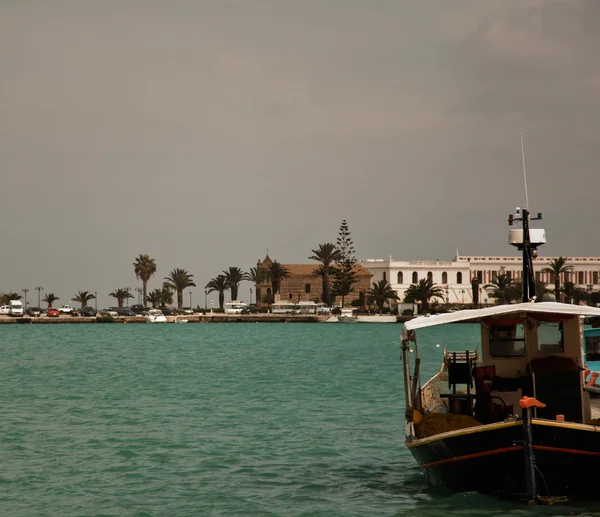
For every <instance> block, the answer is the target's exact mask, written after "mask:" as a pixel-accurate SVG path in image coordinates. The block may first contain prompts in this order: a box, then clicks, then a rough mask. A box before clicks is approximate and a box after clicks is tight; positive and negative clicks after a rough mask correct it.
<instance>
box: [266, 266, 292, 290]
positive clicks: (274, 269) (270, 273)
mask: <svg viewBox="0 0 600 517" xmlns="http://www.w3.org/2000/svg"><path fill="white" fill-rule="evenodd" d="M265 276H266V278H267V280H269V281H270V282H271V287H272V288H273V296H275V295H276V294H277V293H278V292H279V289H280V287H281V281H282V280H283V279H284V278H290V277H291V276H292V274H291V273H290V270H289V269H288V268H287V267H285V266H284V265H282V264H280V263H279V262H277V261H276V260H275V261H273V263H272V264H271V265H270V266H269V267H268V268H267V269H266V270H265Z"/></svg>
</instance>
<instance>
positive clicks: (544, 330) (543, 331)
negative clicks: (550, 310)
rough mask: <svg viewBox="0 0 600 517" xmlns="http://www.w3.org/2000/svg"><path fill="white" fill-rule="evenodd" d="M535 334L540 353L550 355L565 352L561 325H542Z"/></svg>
mask: <svg viewBox="0 0 600 517" xmlns="http://www.w3.org/2000/svg"><path fill="white" fill-rule="evenodd" d="M537 334H538V349H539V350H540V352H544V353H548V354H550V353H557V352H564V351H565V343H564V341H563V324H562V323H542V324H541V325H540V326H539V327H538V331H537Z"/></svg>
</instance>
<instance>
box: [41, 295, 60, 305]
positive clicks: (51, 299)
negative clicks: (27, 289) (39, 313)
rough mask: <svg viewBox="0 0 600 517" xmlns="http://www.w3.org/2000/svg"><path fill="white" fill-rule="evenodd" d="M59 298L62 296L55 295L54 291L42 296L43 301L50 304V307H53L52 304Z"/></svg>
mask: <svg viewBox="0 0 600 517" xmlns="http://www.w3.org/2000/svg"><path fill="white" fill-rule="evenodd" d="M57 300H60V298H59V297H58V296H54V293H48V294H46V295H45V296H44V297H43V298H42V301H43V302H44V303H47V304H48V308H50V307H52V304H53V303H54V302H55V301H57Z"/></svg>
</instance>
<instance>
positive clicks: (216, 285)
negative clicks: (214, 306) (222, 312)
mask: <svg viewBox="0 0 600 517" xmlns="http://www.w3.org/2000/svg"><path fill="white" fill-rule="evenodd" d="M204 288H205V289H208V292H209V293H212V292H213V291H217V292H218V293H219V308H220V309H222V308H223V305H224V304H225V291H227V289H229V285H228V284H227V277H226V276H225V275H218V276H216V277H215V278H212V279H211V280H210V282H208V284H206V286H204Z"/></svg>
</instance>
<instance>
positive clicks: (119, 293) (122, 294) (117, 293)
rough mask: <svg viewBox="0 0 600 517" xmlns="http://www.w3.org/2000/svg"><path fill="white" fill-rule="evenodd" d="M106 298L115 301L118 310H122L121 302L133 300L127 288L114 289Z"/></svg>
mask: <svg viewBox="0 0 600 517" xmlns="http://www.w3.org/2000/svg"><path fill="white" fill-rule="evenodd" d="M108 296H112V297H113V298H116V299H117V304H118V306H119V309H122V308H123V302H124V301H125V300H128V299H129V298H133V295H132V294H131V293H130V292H129V288H128V287H123V288H121V289H116V290H114V291H113V292H112V293H108Z"/></svg>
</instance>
